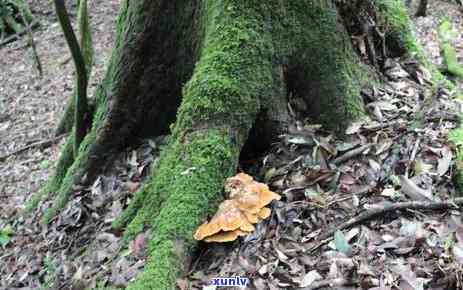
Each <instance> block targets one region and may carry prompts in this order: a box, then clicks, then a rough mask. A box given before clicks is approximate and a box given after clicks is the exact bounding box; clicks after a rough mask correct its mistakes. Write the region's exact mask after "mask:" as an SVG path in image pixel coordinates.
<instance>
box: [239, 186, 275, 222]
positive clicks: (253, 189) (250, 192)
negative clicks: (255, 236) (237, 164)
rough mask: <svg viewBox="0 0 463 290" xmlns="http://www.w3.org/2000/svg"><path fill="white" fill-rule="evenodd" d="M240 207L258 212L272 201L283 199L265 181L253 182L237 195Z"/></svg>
mask: <svg viewBox="0 0 463 290" xmlns="http://www.w3.org/2000/svg"><path fill="white" fill-rule="evenodd" d="M235 199H236V200H237V201H238V204H239V208H240V209H241V210H242V211H247V212H250V213H254V214H257V213H259V211H260V209H261V208H263V207H264V206H266V205H268V204H269V203H271V202H272V200H274V199H276V200H279V199H281V196H280V195H279V194H277V193H275V192H273V191H270V190H269V188H268V186H267V185H265V184H263V183H258V182H256V183H251V184H248V185H247V186H246V187H245V191H244V193H242V194H239V195H237V196H236V197H235Z"/></svg>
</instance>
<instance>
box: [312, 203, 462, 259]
mask: <svg viewBox="0 0 463 290" xmlns="http://www.w3.org/2000/svg"><path fill="white" fill-rule="evenodd" d="M461 205H463V197H459V198H455V199H454V200H451V201H443V202H433V201H409V202H398V203H392V204H388V205H385V206H383V207H381V208H375V209H371V210H367V211H365V212H363V213H361V214H359V215H357V216H355V217H353V218H351V219H350V220H348V221H346V222H344V223H342V224H340V225H339V226H337V227H336V228H334V229H332V230H330V231H328V232H326V233H324V234H322V235H320V236H319V238H318V239H319V240H320V242H319V243H318V244H316V245H315V246H313V247H312V248H311V249H310V252H312V251H314V250H316V249H318V248H319V247H321V246H322V245H324V244H326V243H327V242H329V241H330V240H331V238H332V236H333V234H334V233H335V232H336V231H342V230H345V229H348V228H351V227H353V226H356V225H359V224H362V223H365V222H367V221H369V220H372V219H375V218H378V217H380V216H383V215H384V214H386V213H389V212H393V211H404V210H410V209H415V210H446V209H456V208H458V206H461Z"/></svg>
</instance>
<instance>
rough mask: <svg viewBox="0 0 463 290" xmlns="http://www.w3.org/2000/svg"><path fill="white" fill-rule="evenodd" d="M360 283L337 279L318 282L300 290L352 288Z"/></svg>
mask: <svg viewBox="0 0 463 290" xmlns="http://www.w3.org/2000/svg"><path fill="white" fill-rule="evenodd" d="M357 284H358V282H356V281H353V280H348V279H345V278H336V279H330V280H323V281H316V282H313V283H312V285H311V286H308V287H304V288H299V289H300V290H316V289H320V288H324V287H330V288H332V287H341V286H350V285H357Z"/></svg>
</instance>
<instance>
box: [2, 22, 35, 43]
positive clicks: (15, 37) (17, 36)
mask: <svg viewBox="0 0 463 290" xmlns="http://www.w3.org/2000/svg"><path fill="white" fill-rule="evenodd" d="M39 25H40V24H39V22H38V21H36V20H33V21H32V23H31V24H29V25H26V26H25V27H24V29H23V30H21V31H20V32H19V33H15V34H13V35H11V36H8V37H7V38H4V39H1V40H0V47H2V46H4V45H7V44H8V43H10V42H13V41H15V40H18V39H20V38H21V36H23V35H24V34H26V33H27V29H34V28H36V27H38V26H39Z"/></svg>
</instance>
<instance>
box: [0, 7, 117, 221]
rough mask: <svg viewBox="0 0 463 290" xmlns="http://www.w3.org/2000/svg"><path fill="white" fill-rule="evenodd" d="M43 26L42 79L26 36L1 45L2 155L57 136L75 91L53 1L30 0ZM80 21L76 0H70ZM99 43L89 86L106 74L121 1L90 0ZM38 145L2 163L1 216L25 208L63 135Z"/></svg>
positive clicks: (37, 38) (36, 33)
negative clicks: (55, 134)
mask: <svg viewBox="0 0 463 290" xmlns="http://www.w3.org/2000/svg"><path fill="white" fill-rule="evenodd" d="M29 2H30V6H31V9H32V12H33V13H34V15H35V16H36V17H37V18H38V20H39V22H40V27H39V28H38V29H37V30H36V31H34V39H35V41H36V45H37V52H38V55H39V58H40V61H41V63H42V67H43V72H44V75H43V77H42V78H39V76H38V72H37V71H36V69H35V67H36V65H35V63H34V60H33V57H32V54H31V51H30V50H29V49H28V48H27V47H26V46H25V40H19V41H15V42H13V43H11V44H8V45H6V46H3V47H1V48H0V68H1V69H0V156H3V155H5V154H8V153H11V152H14V151H15V150H18V149H20V148H23V147H24V146H27V145H29V144H32V143H35V142H39V141H44V140H48V139H53V138H54V130H55V128H56V126H57V123H58V122H59V120H60V117H61V116H62V114H63V111H64V109H65V104H66V103H67V102H68V100H69V98H70V97H71V94H72V88H73V82H74V67H73V63H72V60H71V55H70V52H69V49H68V47H67V45H66V43H65V40H64V38H63V35H62V32H61V28H60V27H59V24H58V22H57V19H56V18H55V15H54V10H53V6H52V5H51V2H50V1H29ZM67 2H68V3H67V4H69V5H68V7H69V10H70V13H71V15H72V19H73V20H75V18H76V17H75V7H74V6H72V5H70V4H71V3H75V1H67ZM89 3H90V11H91V12H90V13H91V21H92V28H93V38H94V47H95V66H94V69H93V73H92V77H91V81H90V86H89V87H90V91H89V95H90V96H91V94H92V92H93V91H94V89H95V86H96V85H97V84H98V82H99V81H100V79H101V78H102V75H103V72H104V66H105V61H106V60H107V59H108V55H109V53H110V49H111V46H112V43H113V40H114V32H115V31H114V30H115V21H116V16H117V12H118V7H119V1H118V0H110V1H89ZM55 143H56V144H53V146H47V148H40V147H39V148H33V149H31V150H27V151H25V152H23V153H21V154H17V155H14V156H12V157H10V158H8V159H7V160H6V161H1V163H0V199H1V203H2V206H1V210H0V211H1V217H2V218H4V217H7V216H9V215H11V214H12V213H13V212H14V211H16V209H18V208H21V207H22V204H24V201H25V200H27V198H28V197H29V196H30V194H31V193H32V192H35V191H37V189H39V188H40V186H41V185H43V183H44V181H45V180H47V177H48V174H49V173H50V172H51V170H52V169H53V166H54V163H55V161H56V159H57V157H58V154H59V149H60V148H61V144H62V143H63V140H58V142H55Z"/></svg>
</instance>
